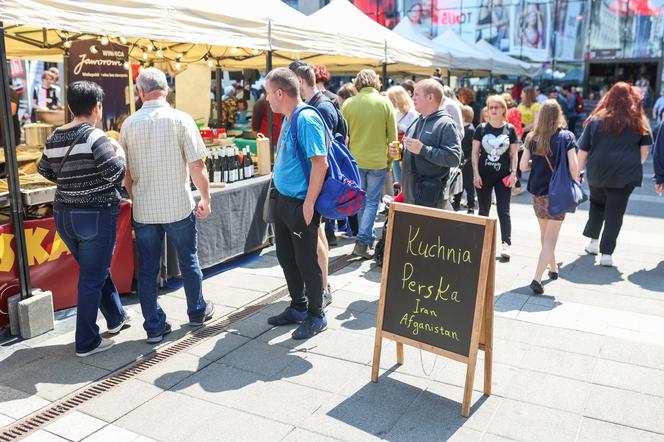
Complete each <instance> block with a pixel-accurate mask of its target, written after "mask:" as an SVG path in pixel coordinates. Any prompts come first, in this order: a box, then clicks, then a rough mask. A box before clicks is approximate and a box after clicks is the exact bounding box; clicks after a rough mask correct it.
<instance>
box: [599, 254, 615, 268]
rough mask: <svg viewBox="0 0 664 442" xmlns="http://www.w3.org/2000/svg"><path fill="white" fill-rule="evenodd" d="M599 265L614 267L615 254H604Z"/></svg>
mask: <svg viewBox="0 0 664 442" xmlns="http://www.w3.org/2000/svg"><path fill="white" fill-rule="evenodd" d="M599 265H601V266H604V267H613V256H611V255H602V257H601V258H600V259H599Z"/></svg>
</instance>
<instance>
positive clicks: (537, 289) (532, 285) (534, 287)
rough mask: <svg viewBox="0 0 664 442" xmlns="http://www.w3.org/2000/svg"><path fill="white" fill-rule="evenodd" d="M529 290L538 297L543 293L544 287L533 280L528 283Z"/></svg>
mask: <svg viewBox="0 0 664 442" xmlns="http://www.w3.org/2000/svg"><path fill="white" fill-rule="evenodd" d="M530 290H532V291H533V292H535V293H537V294H538V295H541V294H542V293H544V287H542V284H541V283H539V282H537V281H535V280H534V279H533V282H531V283H530Z"/></svg>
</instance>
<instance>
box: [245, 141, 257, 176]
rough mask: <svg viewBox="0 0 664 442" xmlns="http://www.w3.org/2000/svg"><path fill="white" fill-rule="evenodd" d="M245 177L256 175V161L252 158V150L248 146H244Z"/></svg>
mask: <svg viewBox="0 0 664 442" xmlns="http://www.w3.org/2000/svg"><path fill="white" fill-rule="evenodd" d="M243 166H244V177H245V178H251V177H253V176H254V162H253V161H252V160H251V151H250V150H249V148H248V147H245V148H244V164H243Z"/></svg>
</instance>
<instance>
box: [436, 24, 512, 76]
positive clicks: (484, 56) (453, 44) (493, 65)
mask: <svg viewBox="0 0 664 442" xmlns="http://www.w3.org/2000/svg"><path fill="white" fill-rule="evenodd" d="M433 41H434V42H436V43H438V44H439V45H442V46H445V47H449V48H456V49H457V50H458V51H460V52H461V53H463V54H466V55H467V56H468V57H471V58H474V59H475V60H478V61H479V60H482V63H483V64H484V65H485V66H488V68H487V70H488V71H491V73H492V74H494V75H502V74H505V73H506V72H512V73H514V72H520V69H521V67H520V66H519V65H518V64H517V63H508V62H507V61H505V60H503V59H502V57H500V58H497V57H495V56H494V54H493V53H487V52H483V51H480V50H479V49H478V48H477V47H475V46H474V45H472V44H470V43H468V42H467V41H465V40H464V39H463V38H461V36H459V34H457V33H456V32H454V31H453V30H452V29H448V30H447V31H445V32H444V33H443V34H441V35H439V36H438V37H436V38H434V39H433Z"/></svg>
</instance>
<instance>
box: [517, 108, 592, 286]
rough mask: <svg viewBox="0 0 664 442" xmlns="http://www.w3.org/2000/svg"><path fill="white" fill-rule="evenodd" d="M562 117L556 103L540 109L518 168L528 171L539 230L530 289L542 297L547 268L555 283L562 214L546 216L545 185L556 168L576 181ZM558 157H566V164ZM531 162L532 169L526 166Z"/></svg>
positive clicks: (570, 137) (571, 137)
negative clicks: (556, 254) (566, 169)
mask: <svg viewBox="0 0 664 442" xmlns="http://www.w3.org/2000/svg"><path fill="white" fill-rule="evenodd" d="M566 128H567V123H565V116H564V115H563V112H562V109H560V105H559V104H558V102H557V101H556V100H547V101H545V102H544V104H543V105H542V107H541V110H540V114H539V118H538V119H537V121H536V123H535V126H534V129H533V131H532V132H530V133H529V134H528V137H527V138H526V141H525V146H524V147H525V149H524V152H523V157H522V158H521V163H520V165H519V166H520V168H521V170H522V171H523V172H525V171H527V170H528V169H531V171H530V177H529V178H528V192H530V193H531V194H532V196H533V208H534V209H535V216H536V217H537V222H538V223H539V228H540V243H541V246H542V249H541V251H540V254H539V259H538V261H537V267H536V268H535V275H534V276H533V280H532V282H531V283H530V289H531V290H532V291H533V292H535V293H537V294H542V293H544V287H542V275H543V274H544V270H545V269H546V266H547V265H548V266H549V278H550V279H551V280H555V279H558V265H557V263H556V256H555V249H556V243H557V242H558V235H559V234H560V227H561V226H562V223H563V220H564V219H565V213H564V212H563V213H561V214H558V215H552V214H551V213H549V182H550V181H551V177H552V176H553V174H554V172H555V171H556V170H557V169H558V168H559V167H564V166H565V165H567V167H568V168H569V173H570V175H571V176H572V177H573V178H574V179H576V180H578V179H579V167H578V163H577V159H576V138H575V137H574V134H573V133H572V132H570V131H568V130H566ZM562 155H567V161H565V160H564V158H563V157H562ZM531 160H532V166H531V165H530V164H529V163H530V161H531Z"/></svg>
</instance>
